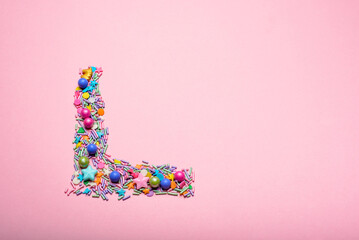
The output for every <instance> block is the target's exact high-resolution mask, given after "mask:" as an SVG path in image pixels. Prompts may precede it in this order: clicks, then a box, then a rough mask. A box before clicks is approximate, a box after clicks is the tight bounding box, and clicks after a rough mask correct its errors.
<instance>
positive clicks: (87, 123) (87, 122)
mask: <svg viewBox="0 0 359 240" xmlns="http://www.w3.org/2000/svg"><path fill="white" fill-rule="evenodd" d="M93 123H94V121H93V119H92V118H85V120H84V126H85V128H87V129H89V128H92V126H93Z"/></svg>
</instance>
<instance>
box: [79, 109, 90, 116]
mask: <svg viewBox="0 0 359 240" xmlns="http://www.w3.org/2000/svg"><path fill="white" fill-rule="evenodd" d="M90 116H91V111H90V110H89V109H88V108H83V109H82V110H81V117H83V118H88V117H90Z"/></svg>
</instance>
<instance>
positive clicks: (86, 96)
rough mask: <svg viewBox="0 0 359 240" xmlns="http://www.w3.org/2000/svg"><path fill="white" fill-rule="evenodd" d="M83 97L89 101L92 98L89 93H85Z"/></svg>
mask: <svg viewBox="0 0 359 240" xmlns="http://www.w3.org/2000/svg"><path fill="white" fill-rule="evenodd" d="M82 97H83V98H85V99H88V98H89V97H90V94H89V93H88V92H85V93H84V94H82Z"/></svg>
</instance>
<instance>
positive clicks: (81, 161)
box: [79, 156, 89, 168]
mask: <svg viewBox="0 0 359 240" xmlns="http://www.w3.org/2000/svg"><path fill="white" fill-rule="evenodd" d="M79 165H80V167H81V168H87V166H88V165H89V159H88V157H85V156H82V157H80V158H79Z"/></svg>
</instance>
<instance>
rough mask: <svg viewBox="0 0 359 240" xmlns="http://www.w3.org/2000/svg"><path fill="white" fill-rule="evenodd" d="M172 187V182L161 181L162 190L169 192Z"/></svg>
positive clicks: (167, 180) (164, 179)
mask: <svg viewBox="0 0 359 240" xmlns="http://www.w3.org/2000/svg"><path fill="white" fill-rule="evenodd" d="M170 186H171V181H170V180H169V179H167V178H163V179H162V180H161V188H162V189H164V190H167V189H169V188H170Z"/></svg>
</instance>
